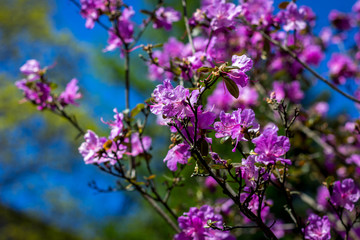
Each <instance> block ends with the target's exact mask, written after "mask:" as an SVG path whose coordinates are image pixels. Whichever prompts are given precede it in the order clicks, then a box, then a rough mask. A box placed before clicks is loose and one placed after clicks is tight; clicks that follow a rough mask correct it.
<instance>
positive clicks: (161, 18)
mask: <svg viewBox="0 0 360 240" xmlns="http://www.w3.org/2000/svg"><path fill="white" fill-rule="evenodd" d="M180 18H181V14H180V13H179V12H178V11H175V10H174V9H173V8H171V7H166V8H164V7H160V8H159V9H158V10H156V12H155V19H154V23H153V28H162V27H163V28H165V29H166V30H170V29H171V27H172V23H173V22H177V21H179V20H180Z"/></svg>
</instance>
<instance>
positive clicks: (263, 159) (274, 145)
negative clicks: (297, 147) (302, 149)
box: [252, 125, 291, 165]
mask: <svg viewBox="0 0 360 240" xmlns="http://www.w3.org/2000/svg"><path fill="white" fill-rule="evenodd" d="M278 130H279V129H278V127H276V126H275V125H274V126H273V127H268V128H265V130H264V131H263V133H262V134H261V135H260V136H259V137H257V138H254V139H253V140H252V142H253V143H254V144H256V147H255V149H254V151H255V152H256V153H257V154H258V155H257V158H256V161H257V162H260V163H263V164H265V165H267V164H275V163H276V162H278V161H280V162H281V163H283V164H291V161H290V160H289V159H284V158H282V157H281V156H283V155H285V153H286V152H287V151H289V149H290V141H289V139H288V138H287V137H285V136H278V135H277V132H278Z"/></svg>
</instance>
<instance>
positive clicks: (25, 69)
mask: <svg viewBox="0 0 360 240" xmlns="http://www.w3.org/2000/svg"><path fill="white" fill-rule="evenodd" d="M40 71H41V68H40V63H39V62H38V61H37V60H35V59H30V60H27V61H26V63H25V64H24V65H22V66H21V67H20V72H21V73H22V74H24V75H26V76H27V80H29V81H35V80H38V79H40Z"/></svg>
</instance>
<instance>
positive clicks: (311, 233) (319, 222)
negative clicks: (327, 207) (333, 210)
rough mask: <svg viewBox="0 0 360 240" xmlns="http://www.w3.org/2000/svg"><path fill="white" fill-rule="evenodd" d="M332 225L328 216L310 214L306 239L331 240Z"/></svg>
mask: <svg viewBox="0 0 360 240" xmlns="http://www.w3.org/2000/svg"><path fill="white" fill-rule="evenodd" d="M330 231H331V225H330V221H329V219H328V217H327V216H324V217H320V216H318V215H315V214H310V216H309V218H308V224H307V226H306V227H305V229H304V235H305V239H309V240H330V239H331V233H330Z"/></svg>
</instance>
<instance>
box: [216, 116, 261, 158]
mask: <svg viewBox="0 0 360 240" xmlns="http://www.w3.org/2000/svg"><path fill="white" fill-rule="evenodd" d="M214 128H215V131H216V133H215V137H217V138H229V137H231V138H232V139H234V140H235V147H234V149H233V150H232V151H233V152H235V151H236V146H237V144H238V142H239V141H247V139H246V138H245V134H246V133H247V132H248V131H253V132H256V131H258V130H259V124H258V123H257V121H256V119H255V113H254V111H253V110H251V109H244V110H242V109H238V110H236V111H234V112H232V113H231V114H230V113H225V112H223V111H222V112H221V113H220V122H216V123H215V124H214Z"/></svg>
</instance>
